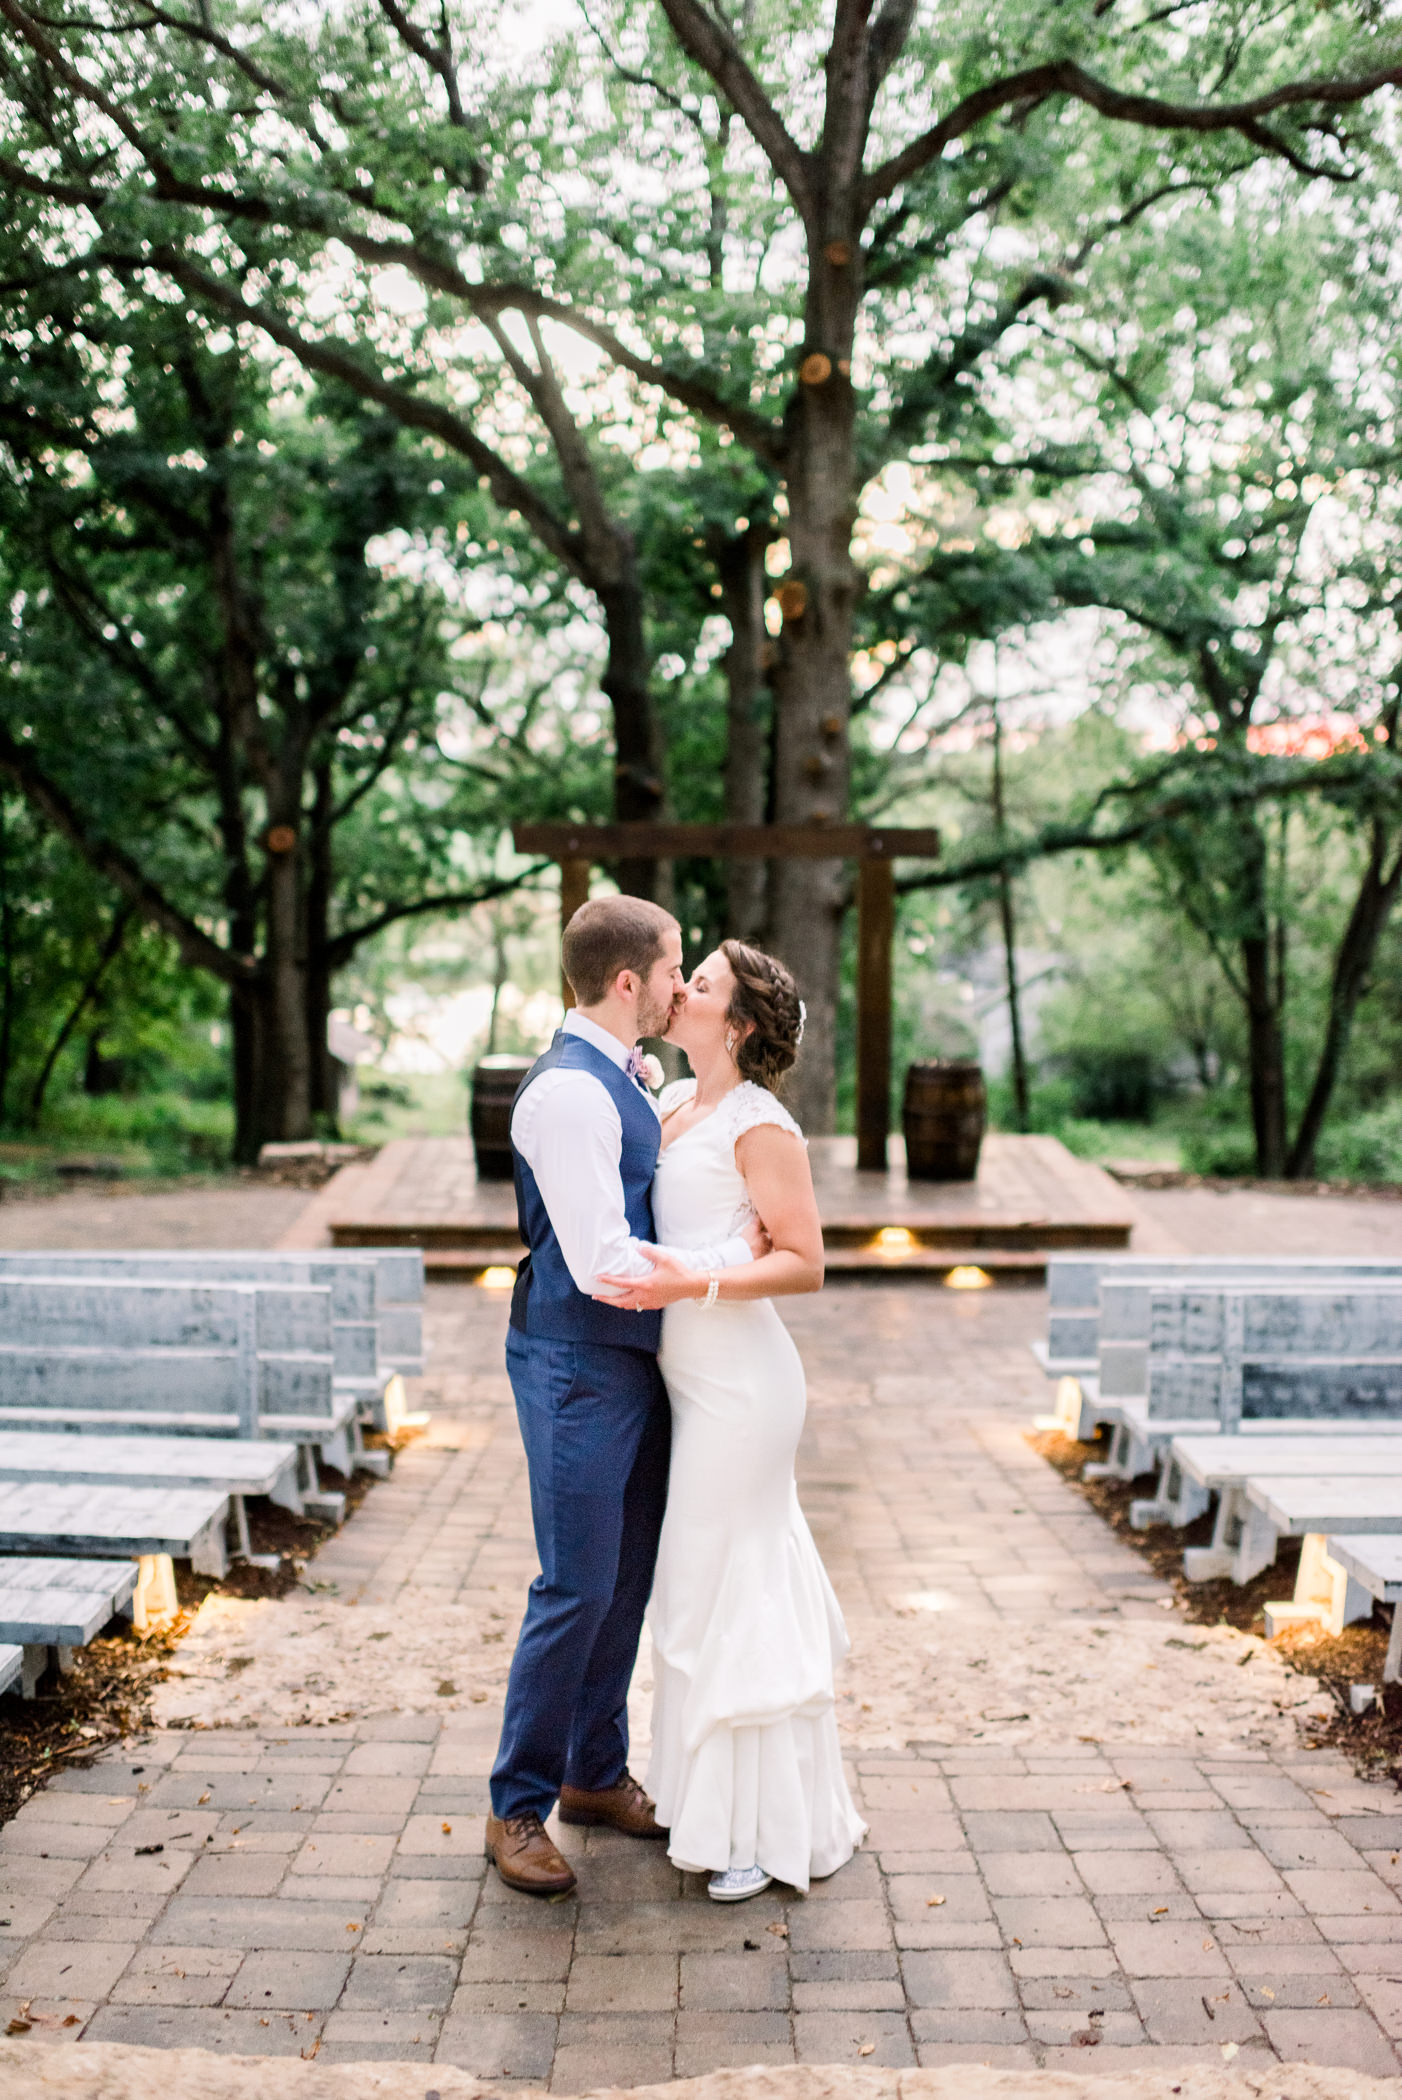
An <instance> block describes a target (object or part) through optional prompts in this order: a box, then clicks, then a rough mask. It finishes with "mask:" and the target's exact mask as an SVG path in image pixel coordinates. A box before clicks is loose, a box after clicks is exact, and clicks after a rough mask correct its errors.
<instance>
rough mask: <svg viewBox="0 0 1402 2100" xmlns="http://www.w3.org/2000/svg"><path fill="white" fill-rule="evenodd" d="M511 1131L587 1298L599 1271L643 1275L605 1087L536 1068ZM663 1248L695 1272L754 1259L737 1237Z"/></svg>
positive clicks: (616, 1123)
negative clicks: (717, 1242)
mask: <svg viewBox="0 0 1402 2100" xmlns="http://www.w3.org/2000/svg"><path fill="white" fill-rule="evenodd" d="M532 1095H535V1096H536V1099H535V1100H532V1099H531V1096H532ZM523 1111H525V1113H523ZM511 1136H512V1140H513V1142H514V1143H515V1145H516V1148H517V1150H518V1151H519V1152H520V1154H521V1157H522V1158H523V1159H524V1160H525V1162H526V1164H527V1166H528V1167H529V1168H530V1170H531V1172H532V1173H533V1174H534V1176H535V1179H536V1186H537V1188H538V1189H539V1190H540V1196H541V1201H542V1202H543V1203H544V1205H545V1211H546V1215H547V1217H548V1218H549V1220H550V1223H551V1226H552V1227H553V1229H554V1233H555V1237H556V1239H557V1240H558V1241H559V1243H560V1252H561V1254H562V1255H563V1256H564V1259H565V1266H566V1268H567V1269H568V1270H569V1272H570V1276H571V1278H572V1280H573V1282H574V1284H575V1287H576V1288H577V1289H578V1290H581V1291H583V1292H584V1294H585V1295H586V1297H587V1296H589V1295H591V1294H592V1293H593V1292H594V1291H595V1290H596V1289H597V1288H598V1279H599V1278H600V1277H601V1276H637V1277H642V1276H646V1275H648V1274H649V1272H650V1271H651V1269H652V1261H651V1258H650V1257H649V1255H648V1254H647V1253H646V1251H645V1247H644V1242H642V1241H641V1240H638V1239H635V1238H634V1237H633V1234H632V1233H631V1232H630V1231H629V1229H628V1217H627V1212H626V1210H625V1207H624V1200H623V1177H622V1174H621V1172H620V1167H619V1163H620V1161H621V1159H622V1156H623V1124H622V1122H621V1120H620V1118H619V1114H618V1110H617V1109H616V1108H615V1107H614V1105H613V1102H612V1101H611V1100H610V1098H609V1094H608V1090H607V1088H606V1087H603V1086H601V1085H600V1083H599V1081H598V1080H597V1079H594V1078H591V1076H590V1075H589V1073H587V1072H579V1071H563V1072H562V1071H559V1070H556V1071H552V1072H548V1073H542V1074H541V1076H540V1078H539V1079H537V1080H536V1081H534V1082H533V1084H532V1085H531V1086H530V1087H529V1088H528V1089H527V1090H526V1092H525V1094H523V1095H522V1097H521V1099H520V1100H519V1101H518V1102H517V1104H516V1107H515V1110H514V1111H513V1113H512V1118H511ZM667 1251H668V1252H670V1253H673V1254H675V1255H676V1257H677V1259H678V1260H679V1261H681V1262H683V1263H685V1265H686V1266H687V1267H688V1268H691V1269H695V1270H696V1271H697V1272H698V1273H699V1274H702V1275H704V1274H705V1273H706V1271H707V1270H708V1269H726V1268H735V1267H737V1266H738V1265H739V1264H740V1263H742V1262H748V1261H752V1260H753V1259H754V1257H753V1255H752V1253H751V1251H750V1247H749V1244H748V1242H747V1241H745V1240H744V1239H741V1238H739V1237H736V1238H732V1239H729V1240H726V1241H725V1242H724V1243H723V1244H722V1245H721V1246H719V1247H685V1248H682V1247H678V1248H670V1249H668V1250H667Z"/></svg>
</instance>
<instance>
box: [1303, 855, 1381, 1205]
mask: <svg viewBox="0 0 1402 2100" xmlns="http://www.w3.org/2000/svg"><path fill="white" fill-rule="evenodd" d="M1388 844H1389V841H1388V837H1387V833H1386V831H1385V830H1384V827H1383V826H1382V825H1381V824H1378V823H1375V824H1374V825H1373V838H1372V847H1371V851H1370V852H1369V855H1368V865H1367V868H1366V869H1365V871H1364V875H1363V880H1362V882H1361V883H1360V884H1359V888H1358V895H1357V896H1356V897H1355V898H1354V900H1353V910H1352V911H1351V912H1350V913H1349V920H1348V925H1347V926H1346V927H1345V929H1344V937H1343V940H1342V941H1341V942H1340V944H1339V950H1338V953H1337V955H1336V956H1335V958H1334V972H1333V977H1332V979H1331V981H1330V985H1329V1016H1328V1019H1327V1021H1326V1022H1325V1027H1324V1041H1323V1044H1322V1045H1321V1047H1320V1052H1319V1063H1318V1065H1317V1066H1316V1068H1315V1075H1314V1084H1313V1086H1312V1087H1311V1088H1310V1096H1309V1100H1308V1101H1307V1102H1306V1103H1305V1111H1304V1114H1303V1115H1302V1116H1301V1118H1300V1127H1299V1129H1298V1130H1297V1131H1296V1133H1295V1142H1294V1144H1293V1145H1292V1146H1291V1148H1290V1157H1289V1159H1288V1160H1287V1162H1286V1167H1285V1172H1286V1175H1287V1177H1288V1178H1289V1179H1290V1180H1291V1181H1302V1180H1308V1179H1309V1177H1310V1176H1311V1175H1312V1174H1313V1173H1314V1171H1315V1164H1314V1162H1315V1151H1316V1149H1317V1147H1318V1144H1319V1135H1320V1132H1321V1131H1322V1130H1323V1128H1324V1118H1325V1116H1326V1115H1327V1114H1328V1111H1329V1103H1330V1101H1331V1100H1332V1098H1333V1094H1334V1088H1335V1086H1336V1085H1337V1083H1338V1077H1339V1072H1340V1070H1341V1068H1342V1066H1343V1061H1344V1053H1345V1051H1346V1050H1347V1048H1348V1044H1349V1038H1350V1036H1351V1035H1352V1033H1353V1023H1354V1017H1355V1015H1356V1014H1357V1012H1358V1007H1359V1002H1360V1001H1361V1000H1362V997H1363V994H1364V992H1365V991H1366V990H1367V988H1368V976H1369V972H1370V971H1371V969H1372V967H1373V957H1374V956H1375V955H1376V953H1377V948H1378V942H1379V941H1380V940H1381V939H1382V936H1383V932H1384V929H1385V928H1386V926H1387V922H1388V918H1389V916H1390V914H1391V911H1392V907H1393V905H1394V904H1395V903H1396V901H1397V892H1398V889H1399V887H1402V852H1399V854H1398V856H1397V859H1396V860H1395V861H1394V863H1393V865H1392V867H1391V869H1390V870H1388V871H1387V872H1386V873H1384V863H1385V860H1386V857H1387V850H1388Z"/></svg>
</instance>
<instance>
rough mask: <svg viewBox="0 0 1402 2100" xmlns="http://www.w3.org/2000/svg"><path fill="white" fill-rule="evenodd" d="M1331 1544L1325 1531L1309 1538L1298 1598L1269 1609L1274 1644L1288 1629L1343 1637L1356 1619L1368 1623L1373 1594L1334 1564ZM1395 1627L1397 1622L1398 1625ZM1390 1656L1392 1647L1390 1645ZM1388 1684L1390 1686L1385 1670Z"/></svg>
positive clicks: (1309, 1534)
mask: <svg viewBox="0 0 1402 2100" xmlns="http://www.w3.org/2000/svg"><path fill="white" fill-rule="evenodd" d="M1328 1545H1329V1541H1328V1539H1327V1538H1326V1536H1325V1534H1324V1533H1323V1532H1322V1531H1311V1532H1307V1533H1306V1535H1305V1542H1304V1544H1303V1546H1302V1547H1301V1548H1300V1569H1299V1573H1298V1574H1297V1575H1296V1577H1295V1594H1294V1596H1293V1597H1291V1598H1290V1599H1289V1600H1288V1601H1283V1602H1281V1603H1279V1604H1268V1605H1267V1606H1266V1638H1267V1640H1271V1639H1273V1638H1274V1636H1275V1635H1276V1634H1278V1633H1283V1632H1284V1631H1285V1629H1286V1627H1287V1626H1309V1625H1315V1626H1321V1627H1323V1629H1324V1631H1325V1632H1326V1633H1333V1634H1339V1633H1342V1632H1343V1630H1344V1628H1345V1626H1351V1625H1352V1624H1353V1623H1354V1621H1355V1620H1356V1619H1366V1618H1368V1617H1369V1616H1370V1614H1371V1612H1372V1609H1373V1599H1372V1594H1371V1592H1370V1591H1368V1590H1366V1589H1364V1587H1363V1585H1362V1583H1361V1582H1355V1581H1354V1579H1353V1577H1352V1576H1351V1575H1350V1574H1349V1573H1348V1571H1347V1569H1345V1568H1342V1567H1340V1565H1339V1563H1338V1562H1337V1561H1336V1560H1331V1559H1330V1557H1329V1553H1328ZM1394 1623H1395V1622H1394ZM1388 1652H1389V1654H1391V1646H1390V1645H1389V1650H1388ZM1383 1681H1384V1683H1386V1682H1388V1679H1387V1675H1386V1667H1384V1676H1383Z"/></svg>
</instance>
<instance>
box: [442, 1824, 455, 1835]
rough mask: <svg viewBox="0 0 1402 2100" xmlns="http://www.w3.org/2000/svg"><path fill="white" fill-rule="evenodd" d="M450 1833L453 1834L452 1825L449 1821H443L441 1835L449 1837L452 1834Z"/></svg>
mask: <svg viewBox="0 0 1402 2100" xmlns="http://www.w3.org/2000/svg"><path fill="white" fill-rule="evenodd" d="M452 1834H453V1826H452V1824H451V1823H445V1824H444V1825H443V1835H444V1837H445V1838H450V1837H451V1836H452Z"/></svg>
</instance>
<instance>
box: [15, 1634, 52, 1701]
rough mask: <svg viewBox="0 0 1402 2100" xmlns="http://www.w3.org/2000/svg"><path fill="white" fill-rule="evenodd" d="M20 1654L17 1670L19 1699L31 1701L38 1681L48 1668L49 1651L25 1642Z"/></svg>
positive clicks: (35, 1644) (36, 1689) (37, 1687)
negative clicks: (20, 1660)
mask: <svg viewBox="0 0 1402 2100" xmlns="http://www.w3.org/2000/svg"><path fill="white" fill-rule="evenodd" d="M21 1652H22V1655H23V1661H22V1662H21V1663H20V1669H19V1690H20V1697H21V1698H22V1699H32V1698H33V1697H34V1695H35V1693H36V1692H37V1691H38V1689H39V1679H40V1678H41V1677H42V1676H43V1674H44V1672H45V1670H47V1668H48V1667H49V1651H48V1649H47V1648H45V1647H43V1646H41V1645H39V1644H37V1643H34V1642H26V1644H25V1646H24V1648H23V1650H22V1651H21Z"/></svg>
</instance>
